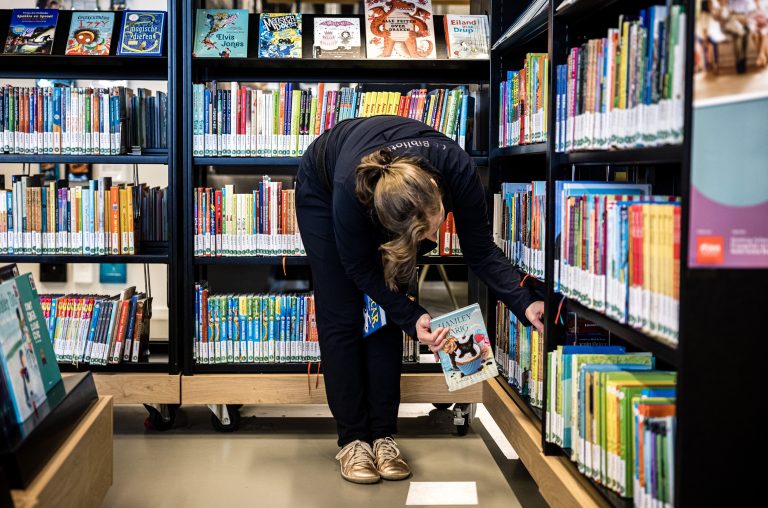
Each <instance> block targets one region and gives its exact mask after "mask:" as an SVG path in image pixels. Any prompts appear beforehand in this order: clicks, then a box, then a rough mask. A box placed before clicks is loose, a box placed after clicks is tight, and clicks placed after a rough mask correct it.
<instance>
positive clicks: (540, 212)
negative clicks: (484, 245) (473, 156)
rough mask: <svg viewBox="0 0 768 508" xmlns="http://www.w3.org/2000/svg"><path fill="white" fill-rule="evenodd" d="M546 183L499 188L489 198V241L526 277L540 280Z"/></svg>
mask: <svg viewBox="0 0 768 508" xmlns="http://www.w3.org/2000/svg"><path fill="white" fill-rule="evenodd" d="M546 188H547V182H544V181H535V182H531V183H509V182H504V183H502V184H501V192H500V193H497V194H494V195H493V238H494V241H495V242H496V245H498V246H499V248H500V249H501V250H503V251H504V254H506V256H507V258H509V260H510V261H511V262H512V264H514V265H515V266H517V267H518V268H519V269H520V270H522V271H523V272H525V273H526V274H529V275H532V276H534V277H536V278H538V279H540V280H543V279H544V243H545V238H546V236H545V233H546V230H545V228H546V210H547V195H546Z"/></svg>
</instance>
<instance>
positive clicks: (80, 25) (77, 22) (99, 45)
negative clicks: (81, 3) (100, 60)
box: [64, 12, 115, 56]
mask: <svg viewBox="0 0 768 508" xmlns="http://www.w3.org/2000/svg"><path fill="white" fill-rule="evenodd" d="M114 25H115V13H114V12H73V13H72V21H71V22H70V24H69V37H67V49H65V50H64V54H65V55H80V56H82V55H89V56H108V55H109V50H110V48H111V47H112V27H113V26H114Z"/></svg>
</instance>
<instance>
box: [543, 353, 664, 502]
mask: <svg viewBox="0 0 768 508" xmlns="http://www.w3.org/2000/svg"><path fill="white" fill-rule="evenodd" d="M547 361H548V369H547V383H548V384H547V386H548V390H549V391H548V393H547V410H546V434H545V439H546V440H547V441H548V442H552V443H555V444H557V445H559V446H560V447H562V448H563V449H564V450H566V452H567V453H569V455H570V457H571V460H573V461H574V462H575V463H576V464H577V466H578V468H579V471H581V472H582V473H583V474H585V475H586V476H588V477H589V478H591V479H593V480H594V481H595V482H597V483H599V484H601V485H604V486H605V487H607V488H609V489H611V490H613V491H615V492H617V493H618V494H619V495H620V496H622V497H625V498H632V497H634V498H635V501H636V502H635V506H646V504H643V503H644V502H647V501H650V500H651V499H655V500H657V501H662V502H664V503H665V504H664V506H667V504H666V503H669V506H672V505H674V502H673V500H672V485H673V484H674V477H673V467H672V466H673V464H674V428H675V386H676V381H677V376H676V374H675V373H674V372H663V371H658V370H654V366H655V362H654V358H653V356H652V355H651V354H650V353H626V352H625V350H624V348H623V347H622V346H605V345H603V346H559V347H558V349H557V350H556V351H553V352H551V353H549V354H548V355H547Z"/></svg>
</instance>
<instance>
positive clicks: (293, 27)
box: [259, 12, 302, 58]
mask: <svg viewBox="0 0 768 508" xmlns="http://www.w3.org/2000/svg"><path fill="white" fill-rule="evenodd" d="M301 50H302V47H301V14H300V13H296V14H292V13H267V12H265V13H262V14H261V15H260V16H259V58H301Z"/></svg>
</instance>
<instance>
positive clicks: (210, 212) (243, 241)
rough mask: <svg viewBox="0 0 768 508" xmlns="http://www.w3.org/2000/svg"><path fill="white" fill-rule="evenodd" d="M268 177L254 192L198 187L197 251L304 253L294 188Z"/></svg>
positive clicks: (228, 187) (209, 253) (201, 253)
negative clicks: (241, 192) (285, 186)
mask: <svg viewBox="0 0 768 508" xmlns="http://www.w3.org/2000/svg"><path fill="white" fill-rule="evenodd" d="M282 187H283V184H282V182H272V181H270V179H269V177H268V176H265V177H264V179H263V180H262V181H261V182H259V188H258V189H257V190H254V191H252V192H251V193H250V194H236V193H235V192H234V186H233V185H225V186H224V188H222V189H220V190H218V189H212V188H210V187H205V188H203V187H199V188H197V189H196V192H195V252H194V255H195V256H304V255H306V251H305V250H304V244H303V243H302V241H301V235H299V229H298V225H297V223H296V199H295V191H294V190H293V189H283V188H282Z"/></svg>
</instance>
